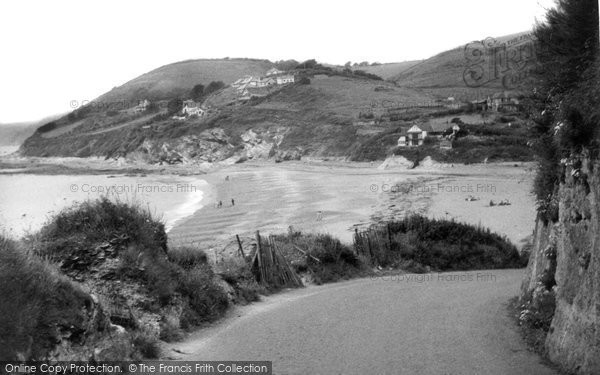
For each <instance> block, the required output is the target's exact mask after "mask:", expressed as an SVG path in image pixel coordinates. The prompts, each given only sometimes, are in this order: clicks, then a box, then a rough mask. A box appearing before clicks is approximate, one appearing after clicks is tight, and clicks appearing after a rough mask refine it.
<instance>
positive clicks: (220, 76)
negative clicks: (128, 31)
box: [97, 59, 274, 102]
mask: <svg viewBox="0 0 600 375" xmlns="http://www.w3.org/2000/svg"><path fill="white" fill-rule="evenodd" d="M273 65H274V64H273V63H271V62H270V61H268V60H256V59H201V60H188V61H181V62H177V63H174V64H169V65H165V66H162V67H160V68H158V69H155V70H153V71H151V72H148V73H146V74H142V75H141V76H139V77H137V78H135V79H133V80H131V81H129V82H127V83H125V84H124V85H122V86H119V87H116V88H114V89H112V90H111V91H109V92H107V93H106V94H104V95H102V96H101V97H99V98H98V99H97V101H99V102H116V101H121V100H126V101H129V100H133V101H135V100H140V99H144V98H149V99H151V100H158V99H168V98H170V97H173V96H176V95H180V94H182V93H187V92H189V90H190V89H191V88H192V87H193V86H194V85H196V84H199V83H200V84H204V85H207V84H208V83H210V82H212V81H223V82H225V83H227V84H229V83H232V82H234V81H235V80H236V79H238V78H240V77H243V76H244V75H247V74H250V75H261V74H264V73H265V72H266V71H267V70H269V69H270V68H272V67H273Z"/></svg>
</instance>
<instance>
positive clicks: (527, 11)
mask: <svg viewBox="0 0 600 375" xmlns="http://www.w3.org/2000/svg"><path fill="white" fill-rule="evenodd" d="M553 4H554V2H553V0H503V1H501V2H498V1H490V0H454V1H448V0H391V1H387V0H369V1H360V2H355V1H325V0H319V1H313V0H293V1H282V0H279V1H271V0H253V1H232V0H215V1H199V0H196V1H188V0H169V1H151V0H146V1H137V0H116V1H115V0H101V1H96V0H89V1H82V0H76V1H75V0H73V1H63V0H53V1H47V0H42V1H28V0H3V1H0V123H12V122H21V121H33V120H38V119H41V118H43V117H46V116H50V115H54V114H58V113H64V112H67V111H69V110H71V108H70V103H71V102H72V101H77V102H80V103H81V102H83V101H86V100H92V99H94V98H96V97H98V96H100V95H101V94H103V93H105V92H107V91H109V90H110V89H111V88H113V87H115V86H119V85H122V84H123V83H125V82H127V81H129V80H131V79H133V78H135V77H137V76H139V75H141V74H143V73H146V72H148V71H150V70H153V69H155V68H158V67H160V66H162V65H166V64H169V63H173V62H176V61H181V60H188V59H195V58H221V57H252V58H261V59H269V60H271V61H276V60H282V59H284V60H285V59H295V60H298V61H303V60H306V59H310V58H315V59H316V60H317V61H319V62H323V63H331V64H344V63H345V62H347V61H352V62H361V61H369V62H374V61H378V62H382V63H384V62H398V61H406V60H420V59H425V58H428V57H431V56H433V55H435V54H437V53H440V52H443V51H445V50H447V49H450V48H454V47H457V46H460V45H464V44H465V43H467V42H470V41H473V40H480V39H485V38H486V37H489V36H495V37H497V36H503V35H507V34H512V33H516V32H521V31H526V30H530V29H531V28H532V26H533V24H534V22H535V20H536V19H537V20H539V21H543V19H544V14H545V12H546V10H547V9H548V8H550V7H552V6H553Z"/></svg>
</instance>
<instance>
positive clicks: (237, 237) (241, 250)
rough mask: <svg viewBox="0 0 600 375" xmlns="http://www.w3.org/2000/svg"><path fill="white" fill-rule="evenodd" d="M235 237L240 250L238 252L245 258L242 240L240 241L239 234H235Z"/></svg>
mask: <svg viewBox="0 0 600 375" xmlns="http://www.w3.org/2000/svg"><path fill="white" fill-rule="evenodd" d="M235 238H236V239H237V243H238V247H239V250H240V254H242V258H244V259H246V254H244V249H243V248H242V241H240V236H238V235H237V234H236V235H235Z"/></svg>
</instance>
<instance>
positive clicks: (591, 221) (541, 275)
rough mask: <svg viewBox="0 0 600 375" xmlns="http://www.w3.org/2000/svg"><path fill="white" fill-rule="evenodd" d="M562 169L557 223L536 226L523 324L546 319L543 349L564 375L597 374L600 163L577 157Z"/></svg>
mask: <svg viewBox="0 0 600 375" xmlns="http://www.w3.org/2000/svg"><path fill="white" fill-rule="evenodd" d="M563 167H564V176H565V178H564V181H563V182H562V183H561V185H560V189H559V193H558V199H559V219H558V222H556V223H551V222H550V223H545V222H543V221H541V220H539V221H538V223H537V225H536V230H535V238H534V241H535V242H534V247H533V250H532V253H531V257H530V260H529V265H528V272H527V277H526V278H525V280H524V282H523V285H522V295H521V302H523V304H524V306H526V307H527V309H526V310H525V311H524V312H523V314H522V315H521V320H522V321H526V320H529V321H532V320H534V321H535V322H537V323H538V328H539V327H542V326H543V325H544V323H543V322H544V320H545V319H547V321H548V322H549V327H546V328H547V331H548V333H547V336H546V340H545V349H546V351H547V354H548V357H549V358H550V359H551V360H552V361H553V362H555V363H557V364H559V365H560V366H561V367H562V368H563V369H564V370H566V371H568V372H572V373H577V374H600V162H597V161H592V160H590V158H589V157H587V156H586V155H585V154H584V155H576V156H572V157H571V158H570V159H569V160H564V161H563ZM552 313H553V315H552ZM536 314H537V315H536ZM534 315H535V316H536V318H535V319H532V318H531V317H532V316H534Z"/></svg>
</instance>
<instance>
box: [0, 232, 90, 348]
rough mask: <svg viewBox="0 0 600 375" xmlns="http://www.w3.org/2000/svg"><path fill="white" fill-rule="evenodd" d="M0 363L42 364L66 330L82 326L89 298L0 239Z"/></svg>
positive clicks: (48, 267)
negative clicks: (24, 361)
mask: <svg viewBox="0 0 600 375" xmlns="http://www.w3.org/2000/svg"><path fill="white" fill-rule="evenodd" d="M0 301H1V302H0V358H2V359H3V360H16V359H17V356H18V353H20V354H21V355H22V356H23V357H25V358H26V359H41V358H43V357H44V356H45V355H46V354H47V351H48V350H50V349H51V348H53V347H54V345H55V344H56V340H57V333H58V332H59V330H60V329H62V328H63V327H71V328H73V329H81V330H82V331H83V330H84V329H85V328H87V327H78V326H77V325H78V324H81V323H82V322H83V321H84V320H85V319H86V318H85V317H84V316H83V315H82V314H84V313H87V311H86V310H85V307H86V306H90V303H91V297H90V296H89V295H88V294H86V293H84V292H83V291H82V290H80V289H79V288H78V287H77V286H75V285H74V284H72V283H71V282H70V281H69V280H68V279H67V278H66V277H64V276H61V275H60V274H59V273H58V272H57V270H56V269H55V267H54V266H52V265H51V264H49V263H48V262H46V261H44V260H42V259H41V258H39V257H37V256H36V255H34V254H33V253H32V252H31V251H27V250H26V249H23V248H18V247H17V245H16V244H15V243H14V242H12V241H9V240H7V239H5V238H3V237H2V236H0Z"/></svg>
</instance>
